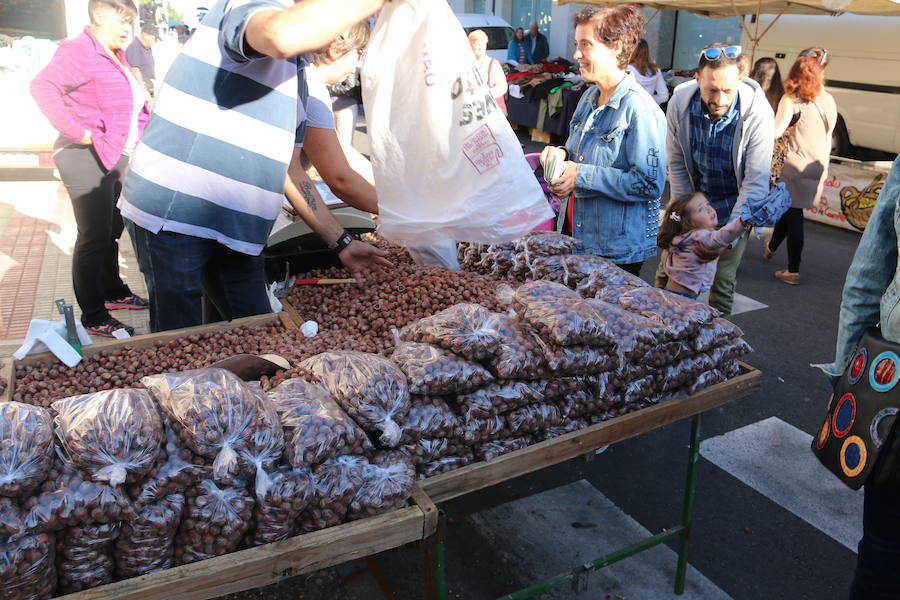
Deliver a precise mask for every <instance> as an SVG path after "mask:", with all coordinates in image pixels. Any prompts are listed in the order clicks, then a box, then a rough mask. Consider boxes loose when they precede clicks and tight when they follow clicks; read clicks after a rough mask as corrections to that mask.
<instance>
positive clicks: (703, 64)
mask: <svg viewBox="0 0 900 600" xmlns="http://www.w3.org/2000/svg"><path fill="white" fill-rule="evenodd" d="M740 59H741V48H740V46H729V45H727V44H712V45H711V46H709V47H707V48H704V50H703V51H702V52H701V53H700V62H699V64H698V66H697V73H696V75H695V78H696V79H695V81H689V82H686V83H683V84H681V85H679V86H678V87H676V88H675V91H674V92H673V93H672V99H671V100H670V101H669V106H668V109H667V111H666V119H667V121H668V132H667V134H666V153H667V155H668V157H669V163H668V172H669V184H670V186H671V189H672V197H673V198H675V197H678V196H682V195H685V194H691V193H693V192H703V193H704V194H705V195H706V196H707V197H708V198H709V200H710V203H711V204H712V206H713V208H715V209H716V214H717V215H718V217H719V226H720V227H721V226H722V225H725V224H726V223H728V222H729V221H731V220H733V219H736V218H737V217H738V215H739V214H740V207H741V205H742V204H743V203H744V202H746V201H747V200H748V199H749V198H753V199H760V198H763V197H765V196H766V194H767V193H768V191H769V172H770V170H771V167H772V147H773V145H774V143H775V137H774V135H775V133H774V131H775V115H774V114H773V112H772V107H771V105H769V103H768V101H766V96H765V93H764V92H763V91H762V88H760V86H759V84H758V83H756V82H755V81H753V80H752V79H743V78H742V77H741V64H740ZM746 246H747V237H746V236H744V237H742V238H741V239H740V240H738V242H736V243H735V244H734V246H733V247H732V248H730V249H729V250H726V251H725V252H724V253H723V254H722V256H721V257H720V258H719V264H718V268H717V270H716V278H715V280H714V281H713V285H712V289H711V290H710V294H709V303H710V305H711V306H712V307H714V308H716V309H718V310H719V311H721V312H722V314H723V315H729V314H731V311H732V308H733V307H734V290H735V286H736V283H737V269H738V266H739V265H740V262H741V257H742V256H743V254H744V248H745V247H746ZM663 263H665V254H664V253H663V255H662V256H660V268H659V269H658V270H657V273H656V286H657V287H663V288H664V287H665V286H666V283H667V282H666V279H667V278H666V276H665V273H664V272H663V271H662V265H663Z"/></svg>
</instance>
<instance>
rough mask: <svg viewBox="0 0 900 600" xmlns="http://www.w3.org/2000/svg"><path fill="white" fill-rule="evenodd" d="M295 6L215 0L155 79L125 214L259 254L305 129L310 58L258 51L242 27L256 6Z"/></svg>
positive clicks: (156, 227)
mask: <svg viewBox="0 0 900 600" xmlns="http://www.w3.org/2000/svg"><path fill="white" fill-rule="evenodd" d="M293 4H294V3H293V0H219V1H218V2H216V3H215V5H213V7H212V8H211V9H210V10H209V12H207V14H206V16H205V17H204V18H203V22H202V23H201V24H200V26H199V27H198V28H197V30H196V31H195V32H194V34H193V36H192V37H191V38H190V40H188V42H187V43H186V44H185V45H184V48H183V50H182V52H181V54H179V55H178V57H177V58H176V59H175V62H174V63H173V64H172V67H171V68H170V70H169V72H168V74H167V75H166V78H165V81H164V82H163V84H162V86H160V89H159V93H158V94H157V98H156V103H155V104H154V107H153V114H152V115H151V117H150V121H149V122H148V124H147V128H146V130H145V131H144V136H143V138H141V142H140V144H138V147H137V148H136V149H135V153H134V157H133V159H132V163H131V168H130V170H129V172H128V174H127V176H126V178H125V184H124V188H123V190H122V196H121V198H120V200H119V208H120V210H121V211H122V216H123V217H125V218H127V219H130V220H132V221H133V222H134V223H135V224H137V225H138V226H140V227H143V228H144V229H147V230H148V231H151V232H153V233H158V232H159V231H160V230H165V231H173V232H176V233H181V234H185V235H191V236H195V237H202V238H208V239H214V240H216V241H218V242H220V243H222V244H224V245H225V246H227V247H229V248H231V249H233V250H236V251H238V252H243V253H245V254H250V255H258V254H259V253H260V252H261V251H262V248H263V246H264V245H265V242H266V239H267V238H268V235H269V232H270V230H271V228H272V225H273V223H274V222H275V218H276V217H277V216H278V212H279V210H280V208H281V205H282V198H283V190H284V177H285V174H286V172H287V168H288V163H289V162H290V159H291V154H292V152H293V147H294V145H295V142H296V143H302V138H303V134H304V131H305V121H306V116H307V115H306V96H307V87H306V79H305V75H304V67H305V66H306V64H307V61H306V60H305V59H304V58H294V59H288V60H276V59H273V58H270V57H268V56H263V55H260V54H258V53H256V52H254V51H253V50H252V49H251V48H248V47H245V45H244V31H245V29H246V26H247V23H248V22H249V20H250V17H251V16H253V15H254V14H256V13H257V12H259V11H261V10H266V9H273V8H274V9H283V8H287V7H290V6H292V5H293Z"/></svg>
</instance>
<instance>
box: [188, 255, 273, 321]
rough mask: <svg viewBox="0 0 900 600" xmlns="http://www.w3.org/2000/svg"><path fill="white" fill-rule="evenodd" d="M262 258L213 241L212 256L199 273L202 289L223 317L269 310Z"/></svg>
mask: <svg viewBox="0 0 900 600" xmlns="http://www.w3.org/2000/svg"><path fill="white" fill-rule="evenodd" d="M264 260H265V259H263V257H262V256H261V255H260V256H250V255H249V254H244V253H242V252H236V251H234V250H231V249H229V248H227V247H226V246H223V245H222V244H216V248H215V250H214V259H213V260H212V261H210V262H209V264H208V265H207V266H206V269H205V270H204V272H203V292H204V293H205V294H206V297H207V298H208V299H209V301H210V302H212V304H213V306H215V308H216V309H217V310H218V312H219V314H220V315H221V316H222V317H223V318H224V319H226V320H228V321H230V320H232V319H239V318H241V317H250V316H253V315H262V314H265V313H269V312H272V305H271V304H270V303H269V295H268V293H267V292H266V270H265V262H264Z"/></svg>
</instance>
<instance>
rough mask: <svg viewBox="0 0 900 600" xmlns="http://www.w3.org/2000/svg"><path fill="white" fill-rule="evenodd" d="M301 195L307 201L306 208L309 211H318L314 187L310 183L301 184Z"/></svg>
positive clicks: (303, 182)
mask: <svg viewBox="0 0 900 600" xmlns="http://www.w3.org/2000/svg"><path fill="white" fill-rule="evenodd" d="M300 194H301V195H302V196H303V199H304V200H306V206H308V207H309V210H316V197H315V196H314V195H313V188H312V185H311V184H310V183H309V182H308V181H301V182H300Z"/></svg>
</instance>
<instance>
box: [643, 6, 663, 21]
mask: <svg viewBox="0 0 900 600" xmlns="http://www.w3.org/2000/svg"><path fill="white" fill-rule="evenodd" d="M661 10H662V9H661V8H657V9H656V12H654V13H653V14H652V15H650V18H649V19H647V22H646V23H645V25H649V24H650V21H652V20H653V19H655V18H656V15H658V14H659V11H661Z"/></svg>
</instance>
